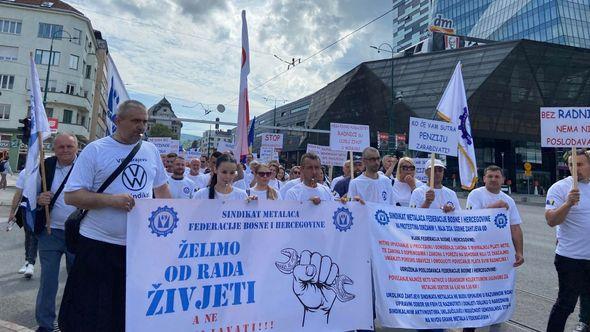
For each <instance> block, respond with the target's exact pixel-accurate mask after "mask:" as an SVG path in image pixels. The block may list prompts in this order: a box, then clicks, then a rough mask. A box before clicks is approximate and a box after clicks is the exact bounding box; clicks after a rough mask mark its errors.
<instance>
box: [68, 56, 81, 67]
mask: <svg viewBox="0 0 590 332" xmlns="http://www.w3.org/2000/svg"><path fill="white" fill-rule="evenodd" d="M79 61H80V58H79V57H78V56H77V55H73V54H70V69H75V70H78V62H79Z"/></svg>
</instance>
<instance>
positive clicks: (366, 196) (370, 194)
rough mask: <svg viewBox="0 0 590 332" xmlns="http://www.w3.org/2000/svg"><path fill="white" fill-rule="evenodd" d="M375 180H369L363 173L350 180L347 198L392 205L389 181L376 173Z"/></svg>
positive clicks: (391, 191)
mask: <svg viewBox="0 0 590 332" xmlns="http://www.w3.org/2000/svg"><path fill="white" fill-rule="evenodd" d="M377 176H378V177H377V178H376V179H371V178H370V177H368V176H366V175H365V173H363V174H361V175H359V176H357V177H356V178H354V179H352V180H350V184H349V185H348V194H347V196H348V197H351V198H352V197H355V196H359V197H360V198H362V199H363V200H364V201H365V202H373V203H385V204H394V201H393V187H392V186H391V179H389V178H388V177H386V176H385V175H380V174H379V173H377Z"/></svg>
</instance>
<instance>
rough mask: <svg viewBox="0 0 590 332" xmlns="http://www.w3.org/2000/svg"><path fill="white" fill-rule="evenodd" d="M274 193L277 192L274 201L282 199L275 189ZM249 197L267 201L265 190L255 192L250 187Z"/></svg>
mask: <svg viewBox="0 0 590 332" xmlns="http://www.w3.org/2000/svg"><path fill="white" fill-rule="evenodd" d="M275 191H276V192H277V198H276V200H281V199H283V197H282V196H281V193H280V192H279V191H277V190H276V189H275ZM250 195H251V196H256V197H258V199H259V200H268V196H267V191H266V190H255V189H254V187H252V188H250Z"/></svg>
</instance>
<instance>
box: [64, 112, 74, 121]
mask: <svg viewBox="0 0 590 332" xmlns="http://www.w3.org/2000/svg"><path fill="white" fill-rule="evenodd" d="M73 114H74V111H70V110H64V116H63V119H62V121H61V122H63V123H72V115H73Z"/></svg>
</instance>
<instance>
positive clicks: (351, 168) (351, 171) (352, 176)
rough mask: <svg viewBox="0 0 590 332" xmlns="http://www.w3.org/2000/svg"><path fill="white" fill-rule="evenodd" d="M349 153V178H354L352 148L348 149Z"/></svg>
mask: <svg viewBox="0 0 590 332" xmlns="http://www.w3.org/2000/svg"><path fill="white" fill-rule="evenodd" d="M349 154H350V179H351V180H352V179H354V160H353V159H352V157H353V156H352V150H351V151H349Z"/></svg>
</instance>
